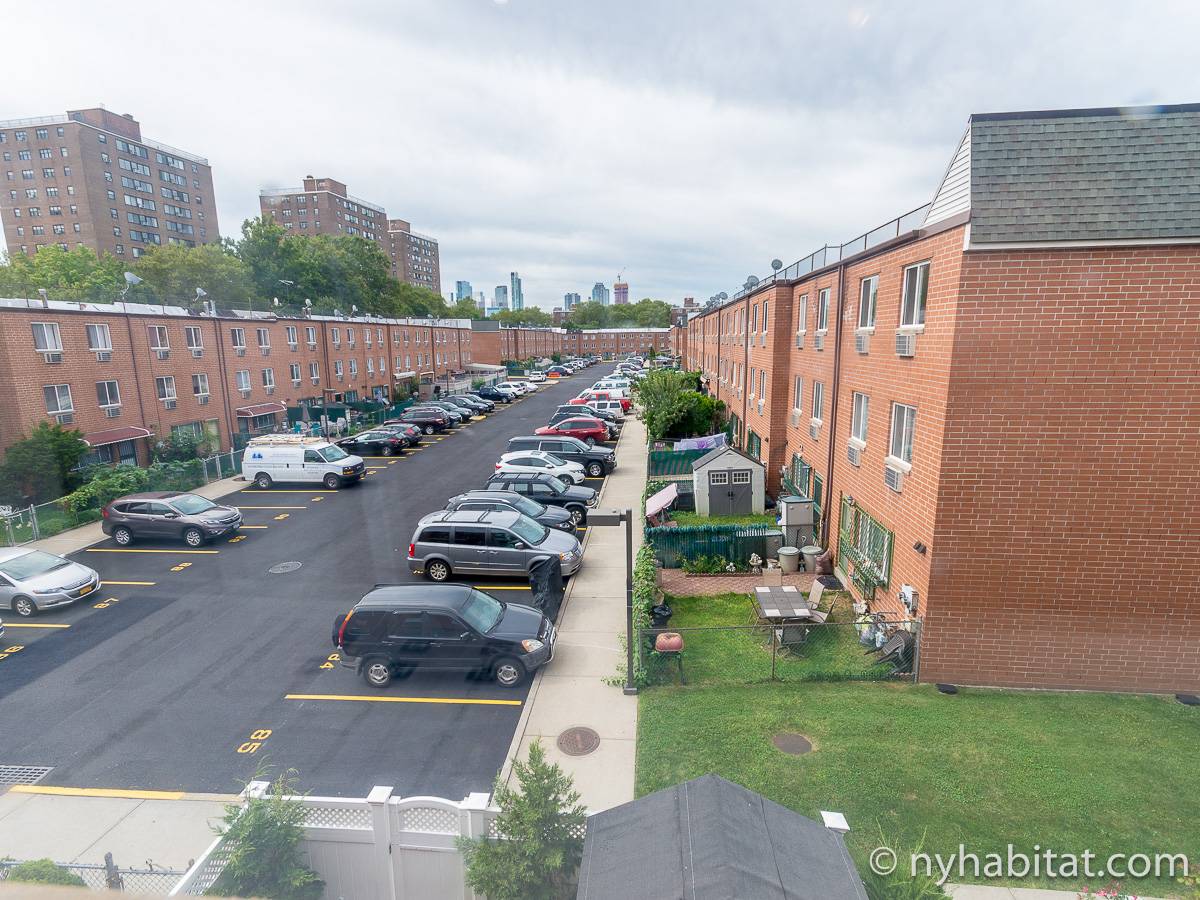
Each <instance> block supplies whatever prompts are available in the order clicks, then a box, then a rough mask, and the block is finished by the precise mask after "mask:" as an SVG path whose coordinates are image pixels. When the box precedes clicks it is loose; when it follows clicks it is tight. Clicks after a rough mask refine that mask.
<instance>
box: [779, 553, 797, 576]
mask: <svg viewBox="0 0 1200 900" xmlns="http://www.w3.org/2000/svg"><path fill="white" fill-rule="evenodd" d="M779 568H780V569H782V570H783V574H784V575H793V574H795V573H796V572H798V571H799V570H800V551H799V550H797V549H796V548H795V547H780V548H779Z"/></svg>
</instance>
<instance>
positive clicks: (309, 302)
mask: <svg viewBox="0 0 1200 900" xmlns="http://www.w3.org/2000/svg"><path fill="white" fill-rule="evenodd" d="M304 305H305V307H307V308H308V309H312V301H311V300H309V299H308V298H307V297H305V298H304Z"/></svg>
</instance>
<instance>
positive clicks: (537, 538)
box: [512, 516, 550, 546]
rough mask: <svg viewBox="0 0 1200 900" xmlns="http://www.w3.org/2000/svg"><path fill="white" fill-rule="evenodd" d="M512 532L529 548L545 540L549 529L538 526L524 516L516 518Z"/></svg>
mask: <svg viewBox="0 0 1200 900" xmlns="http://www.w3.org/2000/svg"><path fill="white" fill-rule="evenodd" d="M512 530H513V532H514V533H515V534H516V535H517V537H519V538H520V539H521V540H523V541H524V542H525V543H527V544H529V545H530V546H532V545H533V544H540V543H541V542H542V541H544V540H545V539H546V535H548V534H549V533H550V529H548V528H547V527H546V526H545V525H539V524H538V523H537V522H535V521H533V519H530V518H528V517H526V516H517V521H515V522H513V524H512Z"/></svg>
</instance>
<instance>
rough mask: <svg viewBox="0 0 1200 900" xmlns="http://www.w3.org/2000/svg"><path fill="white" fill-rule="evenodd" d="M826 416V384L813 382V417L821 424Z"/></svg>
mask: <svg viewBox="0 0 1200 900" xmlns="http://www.w3.org/2000/svg"><path fill="white" fill-rule="evenodd" d="M824 415H825V383H824V382H823V381H814V382H813V396H812V417H813V419H815V420H816V421H818V422H820V421H822V420H823V419H824Z"/></svg>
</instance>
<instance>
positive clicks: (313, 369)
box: [308, 362, 321, 384]
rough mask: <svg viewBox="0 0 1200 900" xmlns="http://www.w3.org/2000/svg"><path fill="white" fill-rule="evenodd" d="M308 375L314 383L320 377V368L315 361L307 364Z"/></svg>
mask: <svg viewBox="0 0 1200 900" xmlns="http://www.w3.org/2000/svg"><path fill="white" fill-rule="evenodd" d="M308 377H309V378H311V379H312V382H313V384H316V383H317V382H318V381H319V380H320V379H321V368H320V366H318V365H317V364H316V363H315V362H310V363H309V364H308Z"/></svg>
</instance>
